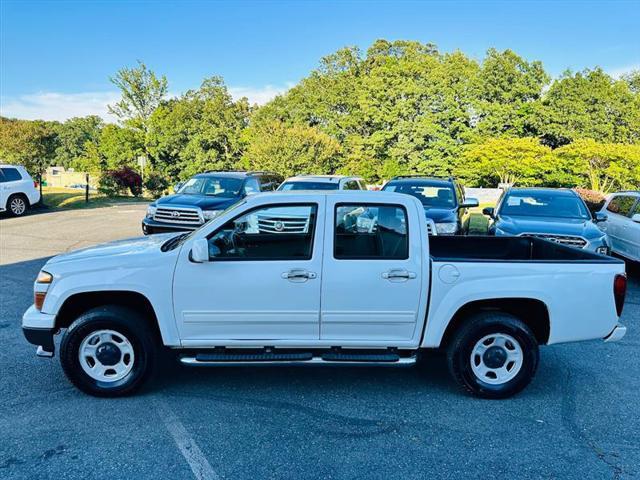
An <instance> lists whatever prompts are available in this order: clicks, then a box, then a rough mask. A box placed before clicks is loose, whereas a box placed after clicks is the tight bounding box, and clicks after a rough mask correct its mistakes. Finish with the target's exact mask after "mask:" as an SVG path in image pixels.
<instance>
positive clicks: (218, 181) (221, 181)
mask: <svg viewBox="0 0 640 480" xmlns="http://www.w3.org/2000/svg"><path fill="white" fill-rule="evenodd" d="M242 182H243V180H242V179H241V178H229V177H192V178H190V179H189V180H187V181H186V182H185V184H184V185H182V187H180V190H178V192H177V193H179V194H182V195H207V196H211V197H222V198H233V197H237V196H238V195H240V189H241V188H242Z"/></svg>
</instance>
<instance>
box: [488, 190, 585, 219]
mask: <svg viewBox="0 0 640 480" xmlns="http://www.w3.org/2000/svg"><path fill="white" fill-rule="evenodd" d="M499 213H500V215H516V216H525V217H559V218H580V219H585V220H587V219H589V218H591V217H590V215H589V211H588V210H587V207H586V206H585V205H584V203H583V202H582V200H580V199H579V198H578V197H576V196H575V195H566V194H563V195H558V194H557V193H555V192H537V193H516V192H512V193H509V194H508V195H507V196H506V197H505V199H504V200H503V201H502V205H501V206H500V212H499Z"/></svg>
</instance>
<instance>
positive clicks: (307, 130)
mask: <svg viewBox="0 0 640 480" xmlns="http://www.w3.org/2000/svg"><path fill="white" fill-rule="evenodd" d="M250 135H251V141H250V142H249V147H248V148H247V151H246V153H245V156H244V161H243V163H244V165H245V166H246V167H247V168H249V169H253V170H269V171H274V172H277V173H280V174H282V175H284V176H291V175H296V174H300V173H309V174H329V173H334V171H335V168H336V165H337V159H338V156H339V153H340V146H339V144H338V142H337V141H336V140H334V139H333V138H331V137H330V136H328V135H327V134H325V133H322V132H320V131H319V130H318V129H316V128H314V127H307V126H299V125H294V126H286V125H284V124H283V123H282V122H279V121H273V122H271V123H268V124H263V125H261V126H260V128H259V129H254V130H252V131H251V132H250Z"/></svg>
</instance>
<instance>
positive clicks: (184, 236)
mask: <svg viewBox="0 0 640 480" xmlns="http://www.w3.org/2000/svg"><path fill="white" fill-rule="evenodd" d="M245 203H247V201H246V200H244V199H242V200H238V201H237V202H236V203H234V204H233V205H231V206H229V207H227V208H226V209H225V210H223V211H222V213H221V214H220V215H218V216H221V215H224V214H226V213H227V212H230V211H231V210H235V209H236V208H238V207H239V206H241V205H244V204H245ZM210 221H211V220H209V221H207V222H205V223H203V224H202V225H201V226H200V227H198V228H196V229H195V230H193V231H191V232H185V233H181V234H179V235H176V236H175V237H171V238H170V239H169V240H167V241H166V242H164V243H163V244H162V247H161V250H162V251H163V252H167V251H169V250H173V249H175V248H177V247H179V246H180V245H182V244H183V243H184V242H186V241H187V240H189V239H190V238H191V237H193V236H194V235H195V234H196V233H198V232H199V231H200V230H201V229H202V228H204V227H205V226H206V225H207V224H208V223H209V222H210Z"/></svg>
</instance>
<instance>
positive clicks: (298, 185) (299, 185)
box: [278, 182, 338, 191]
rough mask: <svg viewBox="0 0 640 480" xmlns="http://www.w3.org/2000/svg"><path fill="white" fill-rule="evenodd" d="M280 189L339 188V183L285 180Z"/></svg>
mask: <svg viewBox="0 0 640 480" xmlns="http://www.w3.org/2000/svg"><path fill="white" fill-rule="evenodd" d="M278 190H282V191H288V190H338V184H337V183H329V182H285V183H283V184H282V185H281V186H280V188H279V189H278Z"/></svg>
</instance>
